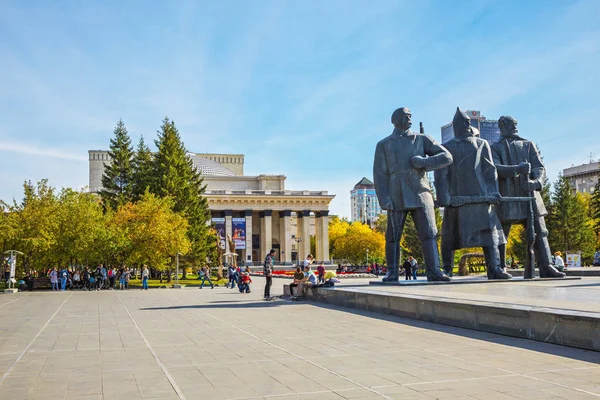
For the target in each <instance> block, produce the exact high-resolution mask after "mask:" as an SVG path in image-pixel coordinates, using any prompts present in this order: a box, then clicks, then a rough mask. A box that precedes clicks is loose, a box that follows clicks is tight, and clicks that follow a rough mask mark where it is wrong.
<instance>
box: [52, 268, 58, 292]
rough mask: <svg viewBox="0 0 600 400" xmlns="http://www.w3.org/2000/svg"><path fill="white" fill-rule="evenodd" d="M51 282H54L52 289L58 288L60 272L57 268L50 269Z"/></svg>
mask: <svg viewBox="0 0 600 400" xmlns="http://www.w3.org/2000/svg"><path fill="white" fill-rule="evenodd" d="M50 283H51V284H52V290H54V291H57V290H58V272H56V268H52V271H50Z"/></svg>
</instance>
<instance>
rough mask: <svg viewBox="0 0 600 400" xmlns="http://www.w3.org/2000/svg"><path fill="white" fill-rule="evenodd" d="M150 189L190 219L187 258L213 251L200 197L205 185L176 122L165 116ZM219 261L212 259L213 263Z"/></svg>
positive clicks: (203, 200) (203, 256)
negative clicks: (189, 247) (170, 202)
mask: <svg viewBox="0 0 600 400" xmlns="http://www.w3.org/2000/svg"><path fill="white" fill-rule="evenodd" d="M155 144H156V148H157V152H156V154H155V156H154V160H153V165H154V167H153V177H154V179H153V181H152V185H151V192H152V193H155V194H156V195H158V196H161V197H164V196H170V197H172V198H173V210H174V211H175V212H177V213H179V214H180V215H182V216H184V217H185V218H186V219H187V220H188V222H189V228H188V238H189V240H190V242H191V251H190V257H189V261H191V262H199V261H202V262H204V260H205V259H206V258H207V257H210V255H211V254H213V253H214V248H213V247H215V246H216V242H215V241H214V240H213V237H212V236H211V235H210V234H209V229H210V226H209V224H208V222H209V220H210V210H209V208H208V202H207V200H206V198H205V197H204V196H203V194H204V192H205V190H206V186H205V185H204V183H203V179H202V176H201V175H200V173H199V172H198V170H197V169H196V168H195V167H194V165H193V163H192V160H191V159H190V158H189V157H188V155H187V151H186V149H185V146H184V144H183V142H182V140H181V137H180V135H179V131H178V130H177V128H176V127H175V123H174V122H173V121H170V120H169V118H165V119H164V120H163V123H162V125H161V127H160V130H159V132H158V138H157V139H156V140H155ZM215 261H216V262H217V263H218V262H219V260H213V262H215Z"/></svg>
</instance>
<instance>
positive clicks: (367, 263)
mask: <svg viewBox="0 0 600 400" xmlns="http://www.w3.org/2000/svg"><path fill="white" fill-rule="evenodd" d="M367 266H369V249H367Z"/></svg>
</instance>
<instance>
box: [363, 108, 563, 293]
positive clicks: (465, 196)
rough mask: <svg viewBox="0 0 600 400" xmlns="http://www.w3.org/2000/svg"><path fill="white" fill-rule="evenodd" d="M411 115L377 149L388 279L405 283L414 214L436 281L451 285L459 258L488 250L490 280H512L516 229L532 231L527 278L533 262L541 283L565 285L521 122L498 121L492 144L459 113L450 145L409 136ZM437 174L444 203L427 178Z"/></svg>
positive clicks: (535, 160)
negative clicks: (509, 242) (406, 236)
mask: <svg viewBox="0 0 600 400" xmlns="http://www.w3.org/2000/svg"><path fill="white" fill-rule="evenodd" d="M411 118H412V115H411V113H410V110H409V109H408V108H399V109H397V110H396V111H394V113H393V114H392V124H393V125H394V131H393V132H392V134H391V135H389V136H388V137H386V138H384V139H383V140H381V141H380V142H379V143H378V144H377V147H376V150H375V161H374V165H373V178H374V183H375V190H376V193H377V197H378V200H379V203H380V205H381V207H382V209H384V210H386V211H387V214H388V225H387V231H386V235H385V236H386V248H385V253H386V262H387V274H386V275H385V277H384V278H383V281H384V282H394V281H397V280H398V277H399V265H400V238H401V237H402V232H403V230H404V224H405V222H406V217H407V215H408V213H410V214H411V216H412V219H413V221H414V223H415V228H416V230H417V234H418V236H419V239H420V240H421V243H422V248H423V258H424V262H425V268H426V271H427V280H429V281H450V280H451V279H452V278H451V276H452V270H453V268H454V251H455V250H458V249H462V248H467V247H481V248H482V249H483V254H484V256H485V263H486V270H487V276H488V279H511V278H512V276H511V275H510V274H508V273H507V272H506V271H505V269H504V267H505V265H506V238H507V237H508V235H509V233H510V229H511V227H512V225H514V224H524V225H525V227H526V229H527V240H528V253H527V254H528V256H527V260H526V270H525V277H526V278H533V277H534V276H535V272H534V260H535V264H537V267H538V269H539V274H540V277H542V278H561V277H564V276H565V274H564V273H562V272H559V271H558V270H556V268H554V266H553V265H552V264H551V260H552V258H551V253H550V246H549V244H548V231H547V230H546V224H545V222H544V216H545V215H546V214H547V211H546V209H545V207H544V203H543V201H542V197H541V194H540V192H541V190H542V182H543V179H544V177H545V169H544V165H543V163H542V159H541V157H540V154H539V152H538V150H537V148H536V146H535V145H534V144H533V143H532V142H530V141H528V140H526V139H523V138H522V137H521V136H519V135H518V131H517V120H516V119H514V118H512V117H508V116H503V117H500V119H499V120H498V125H499V128H500V132H501V139H500V141H499V142H498V143H494V144H492V145H491V146H490V144H489V143H488V142H487V141H486V140H484V139H481V138H480V137H479V132H478V130H477V129H476V128H474V127H472V126H471V123H470V118H469V116H468V115H467V114H465V113H464V112H463V111H462V110H461V109H460V108H457V110H456V114H455V115H454V119H453V121H452V125H453V129H454V138H453V139H451V140H449V141H447V142H446V143H444V144H443V145H440V144H438V143H437V142H436V141H435V140H433V139H432V138H431V137H429V136H427V135H425V134H423V133H415V132H412V131H411V130H410V127H411V126H412V122H411ZM428 171H434V182H435V191H436V197H437V204H436V202H434V198H433V194H432V190H431V187H430V183H429V179H428V176H427V172H428ZM436 205H437V206H439V207H443V209H444V214H443V216H444V218H443V223H442V243H441V253H442V267H443V270H442V269H440V257H439V253H438V246H437V240H436V239H437V235H438V232H437V228H436V224H435V213H434V208H435V206H436Z"/></svg>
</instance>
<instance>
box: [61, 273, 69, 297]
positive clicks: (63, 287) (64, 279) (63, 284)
mask: <svg viewBox="0 0 600 400" xmlns="http://www.w3.org/2000/svg"><path fill="white" fill-rule="evenodd" d="M68 277H69V271H67V268H66V267H65V268H63V269H62V270H61V271H60V290H61V291H63V292H64V291H65V290H67V278H68Z"/></svg>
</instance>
